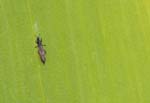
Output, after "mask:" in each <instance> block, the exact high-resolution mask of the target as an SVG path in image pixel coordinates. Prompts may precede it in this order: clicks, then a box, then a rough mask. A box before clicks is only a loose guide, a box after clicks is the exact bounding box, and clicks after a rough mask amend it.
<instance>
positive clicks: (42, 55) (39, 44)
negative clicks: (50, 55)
mask: <svg viewBox="0 0 150 103" xmlns="http://www.w3.org/2000/svg"><path fill="white" fill-rule="evenodd" d="M36 43H37V46H36V47H38V54H39V56H40V59H41V61H42V63H43V64H45V62H46V57H45V55H46V51H45V49H44V48H43V46H45V45H43V44H42V38H40V37H39V36H38V37H37V39H36Z"/></svg>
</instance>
